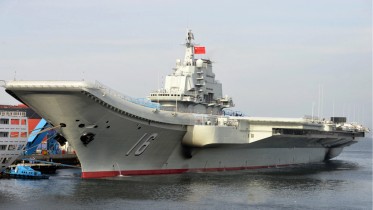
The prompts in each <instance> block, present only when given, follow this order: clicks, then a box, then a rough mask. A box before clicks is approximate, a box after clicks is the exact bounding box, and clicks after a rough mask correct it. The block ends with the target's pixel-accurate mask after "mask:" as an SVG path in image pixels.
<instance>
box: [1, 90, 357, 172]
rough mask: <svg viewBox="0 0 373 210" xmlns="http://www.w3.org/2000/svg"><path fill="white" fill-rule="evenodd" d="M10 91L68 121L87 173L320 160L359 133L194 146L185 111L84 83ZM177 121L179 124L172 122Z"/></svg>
mask: <svg viewBox="0 0 373 210" xmlns="http://www.w3.org/2000/svg"><path fill="white" fill-rule="evenodd" d="M7 91H8V92H9V93H10V94H12V95H13V96H15V97H16V98H18V99H19V100H20V101H22V102H24V103H26V104H27V105H29V106H30V107H31V108H33V109H34V110H35V111H36V112H37V113H38V114H40V115H41V116H42V117H43V118H45V119H46V120H47V121H49V122H51V123H52V124H54V125H59V124H61V125H63V127H62V128H61V130H60V132H61V133H62V134H63V136H64V137H65V138H66V139H67V140H68V141H69V143H70V144H71V145H72V146H73V147H74V149H75V150H76V153H77V156H78V158H79V160H80V162H81V165H82V177H83V178H99V177H108V176H117V175H141V174H170V173H183V172H188V171H219V170H241V169H251V168H266V167H276V166H286V165H294V164H304V163H312V162H320V161H323V160H325V159H330V158H333V157H335V156H337V155H338V154H339V153H340V152H341V151H342V149H343V147H344V146H347V145H349V144H352V143H354V142H355V136H354V135H347V134H343V135H342V136H341V135H335V134H333V135H330V134H328V135H326V136H320V134H315V135H276V136H275V135H274V136H271V137H268V138H265V139H262V140H260V141H256V142H253V143H236V144H229V143H225V144H219V143H217V144H211V145H206V146H203V147H193V146H190V145H185V144H183V143H182V141H183V138H184V136H185V134H186V133H187V130H188V129H187V127H188V126H191V125H188V124H187V123H185V122H187V121H188V120H186V119H187V118H185V117H184V116H176V117H173V118H172V117H169V118H172V119H168V118H167V117H165V116H166V115H159V114H158V115H157V114H154V110H152V109H150V108H146V107H140V106H138V105H136V106H134V107H129V106H132V105H129V106H128V107H127V104H126V103H117V102H116V101H115V99H113V98H103V97H100V96H99V94H98V93H96V92H95V91H91V93H88V92H87V91H86V90H82V89H74V90H66V91H60V90H58V91H57V90H48V91H47V90H44V91H40V90H37V91H29V90H27V91H25V90H22V89H14V90H9V89H8V90H7ZM137 109H138V110H137ZM135 112H136V113H142V114H143V116H138V115H140V114H136V113H135ZM144 113H145V114H144ZM166 114H168V113H167V112H166ZM146 115H149V117H148V118H146ZM153 115H155V116H156V117H154V116H153ZM175 119H176V120H178V121H180V122H181V123H179V124H177V123H170V121H172V120H174V121H175ZM189 121H191V120H189ZM206 126H208V125H206ZM87 135H91V138H90V139H89V140H90V141H85V142H84V141H83V140H82V136H87ZM83 139H84V137H83ZM85 140H86V139H85ZM326 144H328V145H333V146H331V147H330V146H329V147H326V146H325V145H326Z"/></svg>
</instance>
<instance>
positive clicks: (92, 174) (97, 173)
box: [82, 164, 297, 178]
mask: <svg viewBox="0 0 373 210" xmlns="http://www.w3.org/2000/svg"><path fill="white" fill-rule="evenodd" d="M290 165H297V164H286V165H273V166H251V167H231V168H196V169H157V170H131V171H120V172H119V171H94V172H82V178H103V177H113V176H119V175H125V176H133V175H156V174H181V173H185V172H213V171H235V170H248V169H260V168H274V167H284V166H290Z"/></svg>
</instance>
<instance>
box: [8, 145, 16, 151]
mask: <svg viewBox="0 0 373 210" xmlns="http://www.w3.org/2000/svg"><path fill="white" fill-rule="evenodd" d="M16 147H17V145H9V147H8V150H9V151H13V150H16Z"/></svg>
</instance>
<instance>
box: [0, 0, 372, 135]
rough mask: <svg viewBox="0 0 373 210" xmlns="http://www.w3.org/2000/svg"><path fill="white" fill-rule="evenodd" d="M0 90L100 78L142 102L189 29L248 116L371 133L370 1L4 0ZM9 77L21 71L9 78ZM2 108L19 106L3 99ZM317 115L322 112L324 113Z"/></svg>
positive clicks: (0, 3) (0, 0) (178, 53)
mask: <svg viewBox="0 0 373 210" xmlns="http://www.w3.org/2000/svg"><path fill="white" fill-rule="evenodd" d="M0 26H1V29H0V72H1V75H0V80H12V79H14V77H16V79H17V80H35V79H36V80H81V79H83V78H84V79H85V80H90V81H94V80H98V81H100V82H102V83H104V84H106V85H108V86H110V87H112V88H113V89H115V90H117V91H119V92H122V93H124V94H126V95H130V96H133V97H144V96H147V95H148V94H149V92H151V91H152V90H154V89H157V87H158V79H157V78H158V77H159V80H162V78H164V76H165V75H167V74H169V73H171V72H172V68H173V67H174V66H175V60H176V59H177V58H182V57H183V53H184V48H183V46H182V45H181V44H182V43H183V42H184V39H185V33H186V29H187V28H191V29H192V30H193V32H194V35H195V39H196V42H197V43H199V44H201V45H204V46H206V53H207V54H206V57H208V58H210V59H212V60H213V61H214V62H215V63H214V71H215V74H216V78H217V79H218V80H220V81H221V82H222V83H223V93H224V94H227V95H230V96H232V97H233V99H234V102H235V104H236V109H238V110H241V111H242V112H244V113H245V114H247V115H249V116H274V117H302V116H304V115H306V114H308V115H311V112H312V104H313V103H314V104H315V108H314V111H315V114H316V115H317V110H318V107H317V105H318V99H319V87H320V86H322V87H323V90H324V91H323V92H324V97H323V100H324V103H323V107H322V110H323V116H325V117H330V116H331V115H332V114H333V104H334V113H335V115H336V116H342V115H343V114H344V115H345V116H348V117H349V119H350V120H351V121H360V122H363V123H365V124H367V125H368V126H369V127H370V128H371V127H372V122H371V121H372V2H371V1H370V0H316V1H308V0H281V1H278V0H256V1H252V0H242V1H235V0H233V1H212V0H211V1H199V0H198V1H194V0H191V1H171V0H152V1H145V0H140V1H129V0H128V1H122V0H117V1H114V0H108V1H94V0H81V1H79V0H71V1H69V0H65V1H47V0H43V1H42V0H24V1H15V0H0ZM15 72H16V73H15ZM0 104H17V102H16V101H15V100H14V99H12V98H11V97H10V96H8V95H7V94H6V93H5V92H4V91H0ZM320 110H321V109H320Z"/></svg>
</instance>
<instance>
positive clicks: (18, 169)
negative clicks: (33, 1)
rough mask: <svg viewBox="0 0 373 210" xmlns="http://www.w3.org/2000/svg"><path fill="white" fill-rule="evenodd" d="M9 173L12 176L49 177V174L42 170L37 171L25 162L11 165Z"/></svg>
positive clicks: (27, 177) (22, 177)
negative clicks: (43, 172)
mask: <svg viewBox="0 0 373 210" xmlns="http://www.w3.org/2000/svg"><path fill="white" fill-rule="evenodd" d="M8 174H9V176H10V177H11V178H21V179H49V176H47V175H44V174H42V173H41V172H40V171H35V170H34V169H32V168H31V167H30V166H27V165H24V164H17V165H13V166H11V167H10V171H9V172H8Z"/></svg>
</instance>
